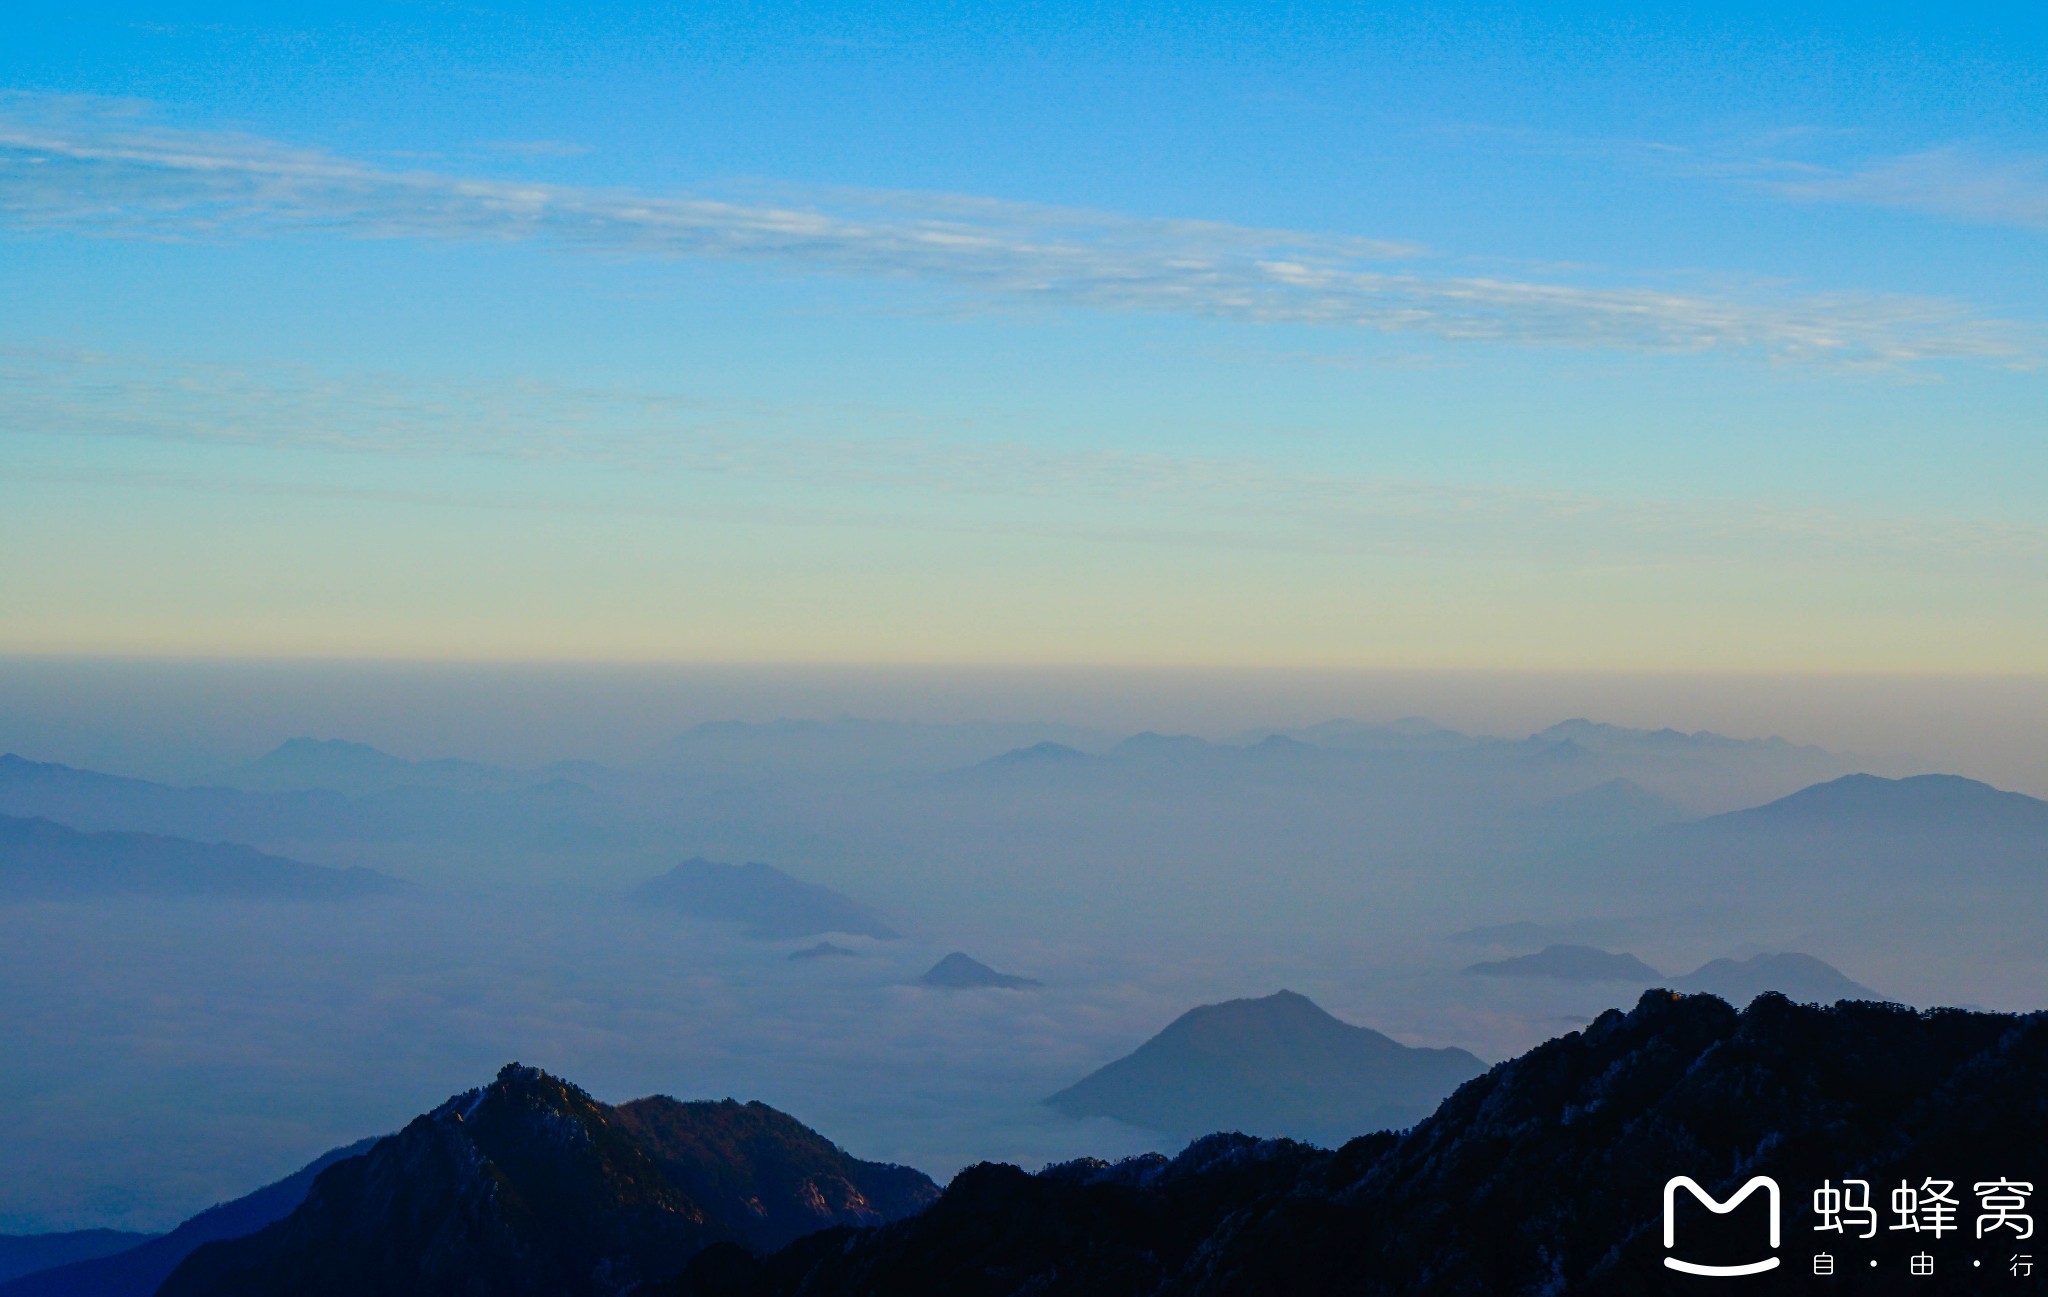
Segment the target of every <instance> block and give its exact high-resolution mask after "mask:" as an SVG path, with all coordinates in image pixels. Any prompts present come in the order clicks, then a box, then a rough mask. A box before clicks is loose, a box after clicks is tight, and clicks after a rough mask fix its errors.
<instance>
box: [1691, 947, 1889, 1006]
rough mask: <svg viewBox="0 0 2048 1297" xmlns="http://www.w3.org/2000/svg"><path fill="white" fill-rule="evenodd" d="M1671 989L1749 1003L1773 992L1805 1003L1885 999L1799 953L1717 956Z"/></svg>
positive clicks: (1820, 962) (1832, 966)
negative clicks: (1734, 956)
mask: <svg viewBox="0 0 2048 1297" xmlns="http://www.w3.org/2000/svg"><path fill="white" fill-rule="evenodd" d="M1671 989H1672V990H1674V991H1691V992H1700V991H1704V992H1706V993H1707V994H1709V995H1718V996H1720V997H1721V998H1722V999H1724V1000H1726V1001H1728V1003H1730V1004H1748V1003H1749V1002H1750V1001H1751V1000H1754V999H1755V998H1756V997H1757V996H1759V995H1763V994H1765V993H1767V992H1771V991H1776V992H1777V993H1778V994H1780V995H1782V996H1784V997H1785V998H1786V999H1788V1000H1797V1001H1799V1002H1800V1003H1802V1004H1833V1003H1834V1002H1835V1001H1837V1000H1882V999H1883V998H1884V997H1883V996H1881V995H1879V994H1878V993H1877V992H1876V991H1873V990H1871V989H1870V988H1869V987H1867V986H1865V985H1863V984H1862V983H1861V982H1856V981H1851V980H1850V979H1849V978H1848V977H1847V976H1846V975H1845V974H1844V973H1843V972H1842V970H1840V969H1838V968H1836V967H1835V966H1834V965H1832V964H1829V963H1827V962H1825V961H1823V960H1819V959H1815V958H1814V957H1813V956H1812V955H1802V954H1799V953H1797V952H1787V953H1784V954H1774V955H1752V956H1750V957H1749V958H1748V959H1716V960H1713V961H1712V962H1710V963H1707V964H1703V965H1702V966H1700V967H1699V968H1698V969H1695V970H1694V971H1693V972H1691V973H1688V974H1686V975H1685V976H1684V977H1681V978H1678V979H1677V980H1676V981H1673V982H1672V983H1671Z"/></svg>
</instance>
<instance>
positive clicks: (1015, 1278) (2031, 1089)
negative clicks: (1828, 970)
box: [668, 991, 2048, 1297]
mask: <svg viewBox="0 0 2048 1297" xmlns="http://www.w3.org/2000/svg"><path fill="white" fill-rule="evenodd" d="M2044 1082H2048V1014H2033V1015H2028V1016H2025V1017H2014V1016H2009V1015H2002V1014H1987V1013H1968V1012H1963V1011H1960V1010H1937V1011H1934V1012H1930V1013H1916V1012H1914V1011H1912V1010H1909V1009H1905V1008H1901V1007H1899V1006H1897V1005H1885V1004H1872V1003H1856V1002H1849V1003H1842V1004H1838V1005H1836V1006H1834V1007H1832V1008H1827V1009H1822V1008H1816V1007H1808V1006H1802V1005H1797V1004H1794V1003H1792V1002H1791V1001H1789V1000H1787V999H1785V998H1784V997H1782V996H1779V995H1767V996H1763V997H1760V998H1759V999H1757V1000H1756V1001H1755V1002H1754V1003H1752V1004H1751V1005H1750V1007H1749V1008H1748V1009H1747V1010H1746V1011H1744V1012H1741V1013H1737V1012H1736V1011H1735V1010H1734V1009H1733V1008H1731V1007H1730V1006H1729V1005H1728V1004H1727V1003H1726V1002H1724V1001H1722V1000H1719V999H1716V998H1714V997H1712V996H1706V995H1695V996H1687V995H1679V994H1676V993H1673V992H1670V991H1651V992H1648V993H1646V994H1645V995H1644V996H1643V997H1642V999H1641V1000H1640V1001H1639V1002H1638V1003H1637V1005H1636V1007H1635V1008H1634V1010H1632V1011H1631V1012H1628V1013H1622V1012H1620V1011H1618V1010H1617V1011H1611V1012H1609V1013H1606V1014H1604V1015H1602V1016H1601V1017H1600V1018H1599V1019H1598V1020H1597V1021H1596V1022H1594V1023H1593V1024H1592V1025H1591V1026H1590V1027H1588V1028H1587V1029H1586V1030H1584V1031H1582V1032H1575V1033H1573V1034H1571V1035H1568V1036H1565V1037H1563V1038H1562V1039H1559V1040H1555V1041H1551V1042H1549V1043H1547V1044H1544V1045H1541V1046H1539V1047H1537V1048H1536V1049H1534V1050H1532V1051H1530V1052H1529V1053H1528V1054H1525V1055H1523V1056H1522V1057H1520V1058H1518V1059H1515V1060H1513V1061H1511V1062H1507V1063H1503V1064H1501V1065H1499V1066H1497V1067H1495V1068H1494V1069H1493V1070H1492V1071H1490V1072H1488V1073H1487V1074H1486V1075H1485V1076H1482V1077H1480V1078H1478V1079H1477V1080H1474V1081H1472V1082H1470V1083H1469V1084H1467V1085H1465V1086H1464V1087H1463V1088H1461V1089H1459V1090H1458V1092H1457V1093H1456V1094H1454V1095H1452V1096H1451V1097H1450V1098H1449V1099H1448V1100H1446V1101H1445V1102H1444V1104H1443V1106H1442V1107H1441V1108H1440V1109H1438V1111H1437V1112H1436V1114H1435V1115H1434V1116H1432V1117H1431V1118H1429V1119H1428V1120H1427V1121H1425V1122H1423V1123H1422V1124H1421V1125H1419V1126H1417V1127H1416V1128H1415V1129H1414V1130H1412V1131H1410V1132H1409V1133H1408V1134H1406V1135H1401V1136H1396V1135H1392V1134H1386V1133H1382V1134H1378V1135H1369V1136H1365V1137H1363V1138H1359V1139H1354V1140H1352V1141H1351V1142H1350V1143H1348V1144H1346V1145H1344V1147H1343V1148H1341V1149H1339V1150H1337V1151H1334V1152H1329V1151H1324V1150H1320V1149H1315V1148H1311V1147H1309V1146H1307V1145H1303V1144H1297V1143H1292V1142H1289V1141H1286V1140H1270V1141H1259V1140H1255V1139H1252V1138H1249V1137H1247V1136H1242V1135H1213V1136H1210V1137H1208V1138H1206V1139H1203V1140H1200V1141H1198V1142H1196V1143H1195V1144H1193V1145H1192V1146H1190V1147H1189V1148H1188V1149H1187V1151H1185V1152H1184V1153H1182V1154H1181V1155H1180V1156H1179V1157H1177V1158H1174V1159H1172V1160H1171V1161H1169V1160H1167V1159H1165V1158H1162V1157H1157V1156H1153V1157H1146V1158H1137V1159H1133V1160H1131V1161H1127V1162H1123V1163H1120V1164H1117V1165H1113V1166H1112V1165H1108V1164H1105V1163H1102V1162H1096V1161H1083V1162H1076V1163H1069V1164H1067V1165H1064V1166H1059V1167H1053V1168H1049V1169H1047V1170H1046V1171H1044V1172H1042V1173H1040V1174H1038V1175H1027V1174H1025V1173H1024V1172H1022V1171H1020V1170H1018V1169H1016V1168H1014V1167H1008V1166H997V1165H987V1164H984V1165H980V1166H975V1167H970V1168H969V1169H968V1170H966V1171H963V1172H962V1173H961V1174H960V1175H959V1176H958V1177H957V1178H956V1179H955V1180H954V1181H953V1183H952V1185H951V1186H949V1187H948V1188H947V1190H946V1192H945V1194H944V1195H943V1196H942V1197H941V1198H940V1199H939V1201H938V1202H937V1203H936V1204H934V1205H933V1206H932V1207H931V1208H930V1209H928V1210H927V1211H925V1212H924V1213H923V1214H922V1215H919V1216H917V1217H914V1218H912V1219H909V1220H904V1221H900V1222H897V1223H895V1224H892V1225H888V1226H884V1227H881V1228H876V1229H867V1230H850V1229H832V1230H826V1231H823V1232H820V1233H817V1234H813V1235H811V1236H809V1237H807V1238H803V1239H800V1240H798V1241H797V1242H795V1243H794V1244H792V1245H790V1246H789V1247H787V1248H785V1249H784V1250H782V1251H781V1252H779V1253H775V1254H773V1255H771V1256H768V1257H766V1258H764V1259H757V1258H754V1257H750V1256H749V1255H747V1254H746V1253H745V1252H743V1251H741V1250H740V1249H738V1248H727V1247H720V1248H714V1249H711V1250H709V1251H706V1252H705V1253H703V1254H702V1255H701V1256H699V1257H698V1258H697V1259H696V1260H695V1261H694V1262H693V1263H692V1264H691V1265H690V1267H689V1268H688V1270H687V1271H686V1272H685V1274H684V1276H683V1277H682V1278H681V1279H680V1280H679V1281H678V1282H677V1283H676V1284H675V1285H674V1286H673V1287H671V1288H670V1289H668V1292H669V1294H670V1297H797V1295H798V1294H801V1295H802V1297H856V1295H858V1297H885V1295H887V1297H904V1295H906V1294H909V1295H915V1294H948V1295H949V1297H998V1295H1000V1297H1012V1295H1018V1297H1021V1295H1022V1294H1048V1295H1049V1294H1062V1295H1066V1297H1098V1295H1099V1297H1136V1295H1140V1294H1153V1295H1163V1294H1191V1295H1201V1297H1212V1295H1213V1297H1221V1295H1222V1294H1248V1295H1249V1294H1259V1295H1261V1297H1264V1295H1267V1294H1276V1295H1277V1294H1300V1295H1302V1297H1309V1295H1311V1294H1314V1295H1318V1297H1320V1295H1322V1294H1337V1293H1341V1294H1347V1295H1355V1297H1393V1295H1395V1294H1403V1295H1407V1294H1420V1295H1424V1297H1430V1295H1439V1294H1440V1295H1446V1297H1448V1295H1451V1294H1457V1295H1458V1297H1465V1295H1467V1294H1469V1295H1471V1297H1510V1295H1512V1294H1539V1293H1540V1294H1553V1293H1570V1294H1580V1293H1591V1294H1603V1295H1604V1294H1615V1295H1617V1297H1618V1295H1620V1294H1632V1295H1633V1294H1664V1293H1673V1294H1676V1293H1695V1292H1700V1291H1703V1290H1705V1289H1708V1288H1715V1287H1716V1285H1717V1284H1718V1285H1719V1286H1720V1288H1726V1289H1727V1290H1729V1291H1734V1290H1736V1289H1738V1288H1739V1289H1740V1290H1741V1291H1742V1292H1744V1293H1791V1292H1799V1293H1813V1292H1825V1291H1836V1290H1837V1289H1835V1288H1834V1287H1833V1286H1832V1285H1833V1284H1834V1283H1835V1282H1836V1280H1832V1279H1827V1280H1824V1279H1817V1278H1816V1277H1815V1276H1814V1274H1813V1259H1814V1255H1815V1254H1816V1253H1817V1252H1822V1251H1826V1252H1829V1253H1830V1255H1831V1256H1832V1257H1833V1258H1834V1259H1835V1261H1836V1263H1837V1271H1836V1272H1837V1275H1839V1276H1843V1279H1842V1280H1841V1282H1843V1283H1844V1284H1845V1285H1846V1286H1845V1287H1843V1288H1842V1289H1840V1290H1841V1291H1854V1292H1856V1293H1859V1294H1863V1293H1893V1292H1914V1293H1925V1292H1929V1291H1934V1289H1932V1288H1931V1287H1930V1286H1929V1284H1928V1280H1927V1279H1925V1278H1920V1277H1916V1276H1911V1275H1909V1273H1908V1257H1909V1254H1912V1253H1917V1252H1920V1251H1922V1250H1927V1251H1929V1252H1930V1254H1932V1255H1935V1256H1936V1257H1937V1258H1938V1262H1939V1265H1940V1266H1941V1267H1942V1268H1941V1270H1940V1271H1939V1272H1938V1273H1939V1274H1940V1275H1941V1276H1944V1277H1945V1281H1944V1282H1943V1284H1942V1286H1941V1287H1940V1289H1939V1291H1942V1292H1980V1291H1981V1292H2002V1291H2017V1290H2018V1288H2019V1285H2016V1283H2015V1279H2014V1276H2012V1275H2010V1274H2008V1273H2007V1272H2006V1269H2005V1267H2006V1266H2007V1264H2008V1256H2009V1255H2016V1254H2019V1253H2027V1252H2030V1251H2032V1250H2033V1249H2034V1248H2035V1247H2036V1245H2035V1244H2034V1243H2032V1242H2017V1243H2015V1242H2013V1240H2012V1236H2011V1234H2009V1233H2008V1234H2005V1235H2003V1236H1999V1237H1994V1238H1992V1239H1987V1240H1984V1241H1983V1242H1982V1243H1979V1242H1978V1240H1977V1239H1975V1238H1974V1236H1973V1233H1972V1231H1973V1224H1974V1222H1975V1219H1976V1216H1977V1214H1978V1203H1977V1201H1976V1199H1975V1198H1974V1197H1973V1196H1972V1186H1973V1184H1974V1183H1975V1182H1977V1181H1988V1180H1992V1179H1996V1178H2006V1179H2011V1180H2017V1181H2024V1182H2030V1183H2032V1184H2034V1185H2037V1186H2038V1185H2042V1182H2043V1180H2044V1179H2048V1176H2044V1175H2043V1174H2042V1173H2043V1172H2048V1084H2044ZM1677 1175H1689V1176H1691V1177H1692V1178H1693V1179H1695V1180H1697V1181H1698V1182H1699V1183H1700V1184H1701V1185H1702V1186H1703V1187H1704V1188H1705V1189H1706V1190H1708V1191H1709V1192H1711V1193H1712V1194H1714V1195H1715V1197H1716V1198H1719V1199H1723V1200H1725V1199H1727V1198H1729V1197H1730V1196H1731V1195H1732V1194H1733V1192H1734V1191H1735V1190H1736V1189H1738V1188H1740V1187H1741V1186H1742V1185H1743V1184H1744V1183H1746V1182H1747V1181H1748V1180H1749V1179H1750V1178H1751V1177H1753V1176H1757V1175H1767V1176H1771V1177H1774V1178H1775V1179H1776V1180H1777V1181H1778V1183H1779V1184H1780V1185H1781V1186H1782V1192H1783V1246H1782V1247H1780V1248H1778V1249H1776V1250H1775V1251H1772V1250H1771V1249H1769V1248H1768V1247H1767V1245H1766V1244H1765V1242H1764V1241H1763V1240H1764V1235H1765V1228H1766V1225H1765V1220H1764V1218H1763V1217H1762V1216H1761V1215H1760V1212H1761V1204H1762V1203H1763V1202H1764V1201H1765V1200H1764V1197H1763V1195H1761V1194H1759V1195H1757V1196H1756V1197H1755V1198H1753V1199H1752V1200H1750V1206H1749V1207H1746V1208H1742V1209H1738V1210H1736V1211H1734V1212H1731V1213H1729V1214H1727V1215H1711V1214H1709V1213H1707V1212H1706V1211H1705V1210H1704V1209H1698V1208H1694V1209H1692V1211H1691V1214H1689V1215H1684V1216H1682V1217H1681V1219H1682V1220H1683V1221H1684V1227H1685V1235H1684V1238H1683V1248H1682V1250H1683V1251H1684V1253H1685V1256H1684V1258H1683V1259H1688V1260H1693V1261H1696V1262H1700V1263H1706V1264H1735V1263H1740V1262H1746V1261H1754V1260H1756V1259H1757V1258H1758V1256H1759V1254H1762V1255H1766V1256H1776V1257H1778V1258H1779V1259H1780V1262H1781V1264H1780V1265H1779V1266H1778V1268H1776V1269H1775V1270H1772V1271H1770V1272H1768V1273H1765V1274H1761V1275H1757V1276H1753V1277H1749V1278H1745V1279H1742V1280H1740V1281H1739V1282H1738V1281H1735V1280H1726V1279H1723V1280H1709V1279H1702V1278H1697V1277H1693V1276H1688V1275H1683V1274H1679V1273H1675V1272H1673V1271H1671V1270H1668V1269H1666V1268H1665V1267H1664V1264H1663V1263H1664V1260H1665V1258H1666V1255H1667V1254H1666V1252H1665V1249H1664V1245H1663V1237H1662V1225H1663V1209H1662V1193H1663V1188H1664V1185H1665V1183H1666V1181H1667V1180H1669V1179H1670V1178H1671V1177H1673V1176H1677ZM1849 1177H1854V1178H1859V1179H1864V1180H1868V1181H1869V1182H1870V1184H1871V1185H1872V1186H1873V1187H1874V1189H1873V1195H1872V1197H1873V1201H1874V1202H1875V1204H1876V1205H1877V1207H1878V1209H1879V1211H1880V1213H1884V1210H1885V1207H1886V1206H1887V1205H1888V1202H1889V1196H1890V1189H1891V1187H1893V1186H1896V1185H1898V1184H1899V1183H1900V1181H1901V1180H1905V1181H1908V1182H1910V1183H1911V1184H1913V1185H1919V1184H1921V1183H1922V1182H1923V1180H1925V1179H1927V1178H1930V1177H1933V1178H1939V1179H1948V1180H1952V1181H1954V1182H1955V1183H1956V1186H1957V1193H1956V1196H1957V1197H1958V1198H1959V1199H1960V1202H1961V1211H1960V1212H1959V1216H1960V1218H1961V1222H1962V1223H1961V1228H1960V1229H1959V1230H1957V1231H1955V1232H1953V1233H1950V1234H1948V1235H1947V1236H1946V1237H1945V1239H1944V1238H1935V1239H1930V1238H1928V1237H1927V1236H1924V1235H1916V1234H1913V1233H1910V1232H1908V1233H1904V1234H1901V1233H1899V1232H1896V1231H1890V1230H1888V1229H1883V1228H1881V1229H1880V1231H1879V1236H1878V1237H1877V1238H1876V1239H1874V1240H1871V1241H1867V1242H1866V1241H1864V1240H1861V1239H1859V1238H1856V1237H1854V1235H1855V1233H1856V1232H1858V1231H1855V1230H1851V1231H1850V1233H1849V1234H1848V1235H1844V1234H1841V1233H1817V1232H1816V1231H1815V1229H1814V1226H1815V1224H1816V1223H1817V1218H1816V1216H1815V1214H1814V1211H1813V1206H1812V1204H1813V1193H1814V1190H1816V1189H1818V1188H1820V1187H1821V1185H1822V1183H1823V1181H1828V1180H1832V1181H1833V1182H1835V1183H1836V1184H1840V1182H1841V1181H1842V1180H1843V1179H1844V1178H1849ZM2044 1187H2048V1186H2044ZM2033 1214H2034V1215H2035V1217H2036V1218H2037V1219H2038V1218H2040V1217H2041V1215H2042V1212H2041V1210H2040V1204H2039V1200H2037V1201H2036V1204H2035V1210H2034V1213H2033ZM1890 1219H1891V1218H1890V1217H1889V1216H1888V1215H1886V1216H1885V1221H1884V1222H1883V1223H1886V1224H1888V1223H1889V1221H1890ZM2033 1255H2034V1258H2035V1260H2036V1261H2040V1260H2043V1259H2048V1258H2044V1257H2043V1256H2042V1255H2041V1253H2039V1252H2034V1253H2033ZM1973 1260H1981V1261H1982V1262H1983V1266H1982V1267H1977V1266H1973V1265H1972V1264H1971V1263H1972V1261H1973ZM1872 1261H1875V1262H1877V1263H1878V1264H1877V1265H1875V1266H1873V1265H1871V1262H1872ZM1852 1272H1853V1279H1851V1278H1847V1277H1846V1276H1848V1275H1850V1274H1851V1273H1852ZM2036 1273H2037V1275H2038V1274H2039V1273H2040V1272H2039V1271H2037V1272H2036ZM2035 1281H2036V1282H2039V1281H2040V1280H2039V1279H2038V1278H2036V1280H2035ZM1716 1290H1718V1289H1716Z"/></svg>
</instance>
